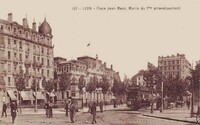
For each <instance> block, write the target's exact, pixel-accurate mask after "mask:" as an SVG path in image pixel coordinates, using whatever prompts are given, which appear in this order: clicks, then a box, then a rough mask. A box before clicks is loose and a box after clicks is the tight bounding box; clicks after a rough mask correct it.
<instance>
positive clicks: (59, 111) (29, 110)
mask: <svg viewBox="0 0 200 125" xmlns="http://www.w3.org/2000/svg"><path fill="white" fill-rule="evenodd" d="M124 108H127V106H126V104H123V105H118V106H117V107H116V108H114V106H113V105H107V106H104V109H103V110H104V111H107V110H119V109H124ZM88 110H89V109H88V107H84V108H83V109H79V112H78V113H87V112H88ZM19 111H20V109H18V115H45V114H46V110H45V109H38V110H37V112H35V110H34V108H22V113H20V112H19ZM97 111H100V109H99V107H97ZM53 113H54V114H65V109H64V108H54V109H53ZM7 114H8V115H10V109H7Z"/></svg>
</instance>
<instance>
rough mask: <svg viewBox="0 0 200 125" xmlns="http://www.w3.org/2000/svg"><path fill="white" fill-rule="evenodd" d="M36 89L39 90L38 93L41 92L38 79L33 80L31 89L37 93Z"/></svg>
mask: <svg viewBox="0 0 200 125" xmlns="http://www.w3.org/2000/svg"><path fill="white" fill-rule="evenodd" d="M36 85H37V87H36ZM36 88H37V91H38V90H39V84H38V82H37V80H36V78H33V81H32V85H31V89H32V90H33V91H34V92H35V91H36Z"/></svg>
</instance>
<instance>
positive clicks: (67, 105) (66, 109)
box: [65, 101, 69, 116]
mask: <svg viewBox="0 0 200 125" xmlns="http://www.w3.org/2000/svg"><path fill="white" fill-rule="evenodd" d="M68 110H69V104H68V101H67V102H66V105H65V112H66V114H65V115H66V116H68Z"/></svg>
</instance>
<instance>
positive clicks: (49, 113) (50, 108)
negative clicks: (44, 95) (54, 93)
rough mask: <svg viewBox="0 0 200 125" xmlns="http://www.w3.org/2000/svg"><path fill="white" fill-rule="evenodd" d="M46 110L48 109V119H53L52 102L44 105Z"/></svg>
mask: <svg viewBox="0 0 200 125" xmlns="http://www.w3.org/2000/svg"><path fill="white" fill-rule="evenodd" d="M44 109H46V116H47V118H53V104H52V102H50V103H49V102H47V103H46V104H45V105H44Z"/></svg>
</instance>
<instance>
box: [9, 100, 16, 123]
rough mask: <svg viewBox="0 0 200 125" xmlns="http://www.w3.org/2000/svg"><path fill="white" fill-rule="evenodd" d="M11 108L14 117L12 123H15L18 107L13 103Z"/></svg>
mask: <svg viewBox="0 0 200 125" xmlns="http://www.w3.org/2000/svg"><path fill="white" fill-rule="evenodd" d="M10 108H11V116H12V123H14V122H15V118H16V116H17V105H16V103H15V102H12V103H11V105H10Z"/></svg>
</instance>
